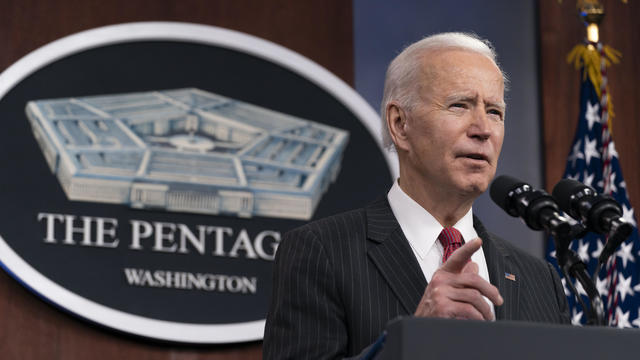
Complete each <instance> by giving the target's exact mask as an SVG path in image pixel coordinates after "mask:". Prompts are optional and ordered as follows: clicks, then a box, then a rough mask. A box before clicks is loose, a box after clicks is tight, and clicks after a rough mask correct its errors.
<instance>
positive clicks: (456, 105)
mask: <svg viewBox="0 0 640 360" xmlns="http://www.w3.org/2000/svg"><path fill="white" fill-rule="evenodd" d="M449 107H453V108H460V109H466V108H467V104H465V103H461V102H457V103H453V104H451V105H449Z"/></svg>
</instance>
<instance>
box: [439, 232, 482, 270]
mask: <svg viewBox="0 0 640 360" xmlns="http://www.w3.org/2000/svg"><path fill="white" fill-rule="evenodd" d="M480 247H482V240H481V239H480V238H475V239H473V240H471V241H469V242H468V243H465V244H464V245H462V246H461V247H460V248H458V250H456V251H454V252H453V254H451V257H449V259H448V260H447V261H446V262H445V263H444V264H443V265H442V268H441V269H442V270H444V271H448V272H452V273H459V272H461V271H462V269H463V268H464V266H465V265H466V264H467V262H469V260H471V255H473V253H475V252H476V251H478V249H480Z"/></svg>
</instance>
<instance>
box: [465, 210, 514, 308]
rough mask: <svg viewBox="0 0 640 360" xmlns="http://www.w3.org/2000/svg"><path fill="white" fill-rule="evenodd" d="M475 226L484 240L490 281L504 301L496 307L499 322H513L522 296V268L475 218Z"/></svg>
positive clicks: (483, 249) (483, 248)
mask: <svg viewBox="0 0 640 360" xmlns="http://www.w3.org/2000/svg"><path fill="white" fill-rule="evenodd" d="M473 225H474V227H475V229H476V232H477V233H478V235H479V236H480V238H481V239H482V251H483V252H484V256H485V259H486V261H487V268H488V270H489V280H490V281H491V283H492V284H493V285H495V286H496V287H497V288H498V291H499V292H500V295H502V298H503V299H504V304H502V306H497V307H495V310H496V319H497V320H513V319H516V318H517V315H518V311H519V309H518V304H519V303H520V302H519V299H518V297H519V296H520V294H519V290H520V281H521V279H520V274H521V271H520V268H519V266H518V264H516V263H515V261H514V260H513V257H511V256H510V255H509V252H508V251H507V250H506V249H505V248H504V247H503V246H502V244H500V243H499V242H497V241H495V240H494V239H495V238H494V236H493V235H491V234H490V233H489V232H488V231H487V230H486V229H485V227H484V226H483V225H482V223H481V222H480V220H478V218H476V217H475V216H474V218H473Z"/></svg>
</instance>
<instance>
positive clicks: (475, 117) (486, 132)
mask: <svg viewBox="0 0 640 360" xmlns="http://www.w3.org/2000/svg"><path fill="white" fill-rule="evenodd" d="M490 122H491V119H489V115H487V112H486V111H485V109H484V106H478V107H476V108H475V109H474V111H473V112H472V116H471V123H470V124H469V128H468V129H467V136H469V137H470V138H473V139H477V140H480V141H487V140H489V138H490V137H491V123H490Z"/></svg>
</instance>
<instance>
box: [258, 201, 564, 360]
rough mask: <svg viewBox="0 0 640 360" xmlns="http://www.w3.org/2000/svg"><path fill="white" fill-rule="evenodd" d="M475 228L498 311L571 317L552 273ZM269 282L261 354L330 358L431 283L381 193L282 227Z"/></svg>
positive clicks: (408, 309) (373, 333)
mask: <svg viewBox="0 0 640 360" xmlns="http://www.w3.org/2000/svg"><path fill="white" fill-rule="evenodd" d="M474 227H475V229H476V232H477V233H478V235H479V236H480V237H481V238H482V240H483V246H482V248H483V251H484V254H485V257H486V260H487V266H488V269H489V277H490V280H491V283H492V284H494V285H496V286H497V287H498V290H499V291H500V294H501V295H502V297H503V298H504V300H505V302H504V304H503V305H502V306H499V307H497V308H496V318H497V319H498V320H525V321H540V322H550V323H568V322H569V312H568V307H567V301H566V298H565V296H564V291H563V289H562V285H561V284H560V280H559V278H558V275H557V274H556V272H555V270H554V269H553V268H552V267H551V266H550V265H549V264H547V263H546V262H545V261H543V260H541V259H537V258H535V257H532V256H530V255H528V254H526V253H524V252H523V251H521V250H519V249H517V248H515V247H514V246H513V245H511V244H509V243H508V242H506V241H504V240H502V239H500V238H498V237H496V236H495V235H492V234H490V233H488V232H487V231H486V229H485V228H484V226H482V224H481V223H480V221H479V220H478V219H474ZM505 273H510V274H514V275H515V281H512V280H509V279H506V278H505ZM273 286H274V289H273V295H272V298H271V306H270V309H269V314H268V316H267V325H266V329H265V338H264V345H263V354H264V358H265V359H332V358H341V357H346V356H352V355H354V354H358V353H360V352H361V351H362V350H363V349H364V348H365V347H367V346H368V345H370V344H371V343H372V342H373V341H375V339H376V338H377V337H378V336H379V335H380V333H381V332H382V330H383V329H384V327H385V325H386V324H387V322H388V321H389V320H391V319H394V318H396V317H398V316H403V315H410V314H413V313H414V311H415V310H416V308H417V305H418V302H419V301H420V299H421V298H422V294H423V293H424V290H425V288H426V286H427V281H426V280H425V278H424V275H423V273H422V270H421V269H420V266H419V265H418V262H417V260H416V258H415V255H414V254H413V251H412V250H411V247H410V245H409V243H408V241H407V239H406V237H405V236H404V234H403V232H402V230H401V228H400V225H399V224H398V222H397V221H396V219H395V217H394V215H393V212H392V211H391V207H390V206H389V203H388V202H387V199H386V197H384V198H382V199H380V200H378V201H376V202H374V203H373V204H371V205H370V206H368V207H366V208H364V209H358V210H354V211H350V212H347V213H343V214H339V215H336V216H332V217H329V218H326V219H323V220H319V221H316V222H313V223H310V224H308V225H305V226H303V227H300V228H298V229H295V230H293V231H291V232H289V233H287V234H286V235H285V236H284V239H283V241H282V243H281V244H280V247H279V249H278V253H277V256H276V260H275V273H274V284H273Z"/></svg>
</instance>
